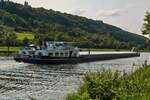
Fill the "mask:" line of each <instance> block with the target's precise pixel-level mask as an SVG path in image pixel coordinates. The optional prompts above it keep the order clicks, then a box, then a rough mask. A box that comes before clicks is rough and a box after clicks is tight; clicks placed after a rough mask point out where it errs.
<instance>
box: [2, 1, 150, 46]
mask: <svg viewBox="0 0 150 100" xmlns="http://www.w3.org/2000/svg"><path fill="white" fill-rule="evenodd" d="M0 25H3V26H8V27H11V28H13V29H14V31H15V32H31V33H32V34H34V35H35V39H34V40H33V42H38V43H41V41H43V40H59V41H68V42H73V43H76V44H77V45H78V46H80V47H97V48H131V47H133V46H136V47H140V48H143V47H146V46H148V45H149V44H148V43H147V42H146V41H147V40H146V38H144V37H142V36H139V35H136V34H132V33H130V32H127V31H124V30H122V29H120V28H118V27H115V26H112V25H109V24H106V23H104V22H103V21H99V20H92V19H88V18H85V17H80V16H75V15H71V14H67V13H61V12H58V11H54V10H52V9H49V10H47V9H44V8H32V7H31V6H30V5H28V4H27V2H26V3H25V5H21V4H17V3H14V2H10V1H5V2H4V1H1V2H0Z"/></svg>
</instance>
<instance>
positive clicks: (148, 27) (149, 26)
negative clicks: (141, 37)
mask: <svg viewBox="0 0 150 100" xmlns="http://www.w3.org/2000/svg"><path fill="white" fill-rule="evenodd" d="M142 33H143V34H149V35H150V12H146V14H145V18H144V24H143V27H142Z"/></svg>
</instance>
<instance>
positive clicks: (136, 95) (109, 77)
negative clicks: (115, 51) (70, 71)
mask: <svg viewBox="0 0 150 100" xmlns="http://www.w3.org/2000/svg"><path fill="white" fill-rule="evenodd" d="M149 75H150V66H147V67H143V68H140V69H138V70H136V71H135V72H133V73H131V74H125V73H124V74H123V75H121V74H120V73H118V72H115V73H112V72H111V71H103V72H97V73H90V74H87V75H85V77H84V78H83V81H84V82H83V85H82V86H80V88H79V89H78V91H77V92H76V93H71V94H68V96H67V98H66V100H150V76H149Z"/></svg>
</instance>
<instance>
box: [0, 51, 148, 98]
mask: <svg viewBox="0 0 150 100" xmlns="http://www.w3.org/2000/svg"><path fill="white" fill-rule="evenodd" d="M145 60H148V64H150V53H142V54H141V56H140V57H134V58H125V59H114V60H105V61H96V62H91V63H82V64H74V65H32V64H24V63H16V62H15V61H13V60H11V59H10V58H9V59H7V60H6V59H4V58H2V57H0V100H30V99H29V97H34V98H36V99H37V100H63V99H64V98H65V96H66V94H68V93H71V92H74V91H76V90H77V88H78V86H79V85H80V84H81V82H82V77H83V75H84V74H85V73H87V72H96V71H101V70H103V69H104V68H105V69H111V70H112V71H115V70H118V71H121V72H122V71H125V72H131V71H133V70H134V69H136V68H138V66H142V64H143V63H144V61H145Z"/></svg>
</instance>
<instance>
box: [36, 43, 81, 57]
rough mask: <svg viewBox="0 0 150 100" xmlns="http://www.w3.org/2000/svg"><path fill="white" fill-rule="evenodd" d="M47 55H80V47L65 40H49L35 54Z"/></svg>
mask: <svg viewBox="0 0 150 100" xmlns="http://www.w3.org/2000/svg"><path fill="white" fill-rule="evenodd" d="M39 54H40V55H43V56H47V57H79V48H77V47H72V46H69V45H67V44H66V43H64V42H54V41H47V42H44V43H43V45H42V46H41V50H37V51H36V52H35V55H36V56H38V55H39Z"/></svg>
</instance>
